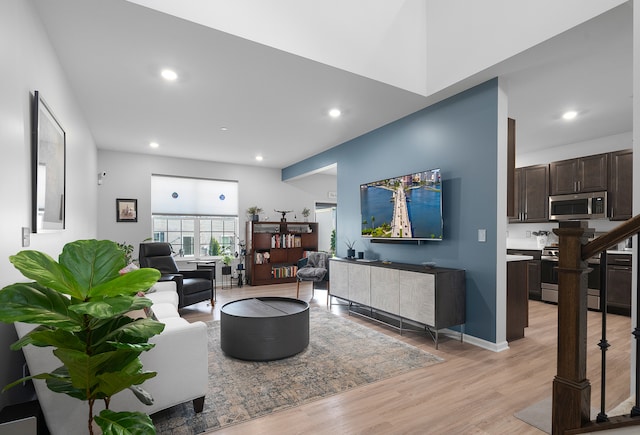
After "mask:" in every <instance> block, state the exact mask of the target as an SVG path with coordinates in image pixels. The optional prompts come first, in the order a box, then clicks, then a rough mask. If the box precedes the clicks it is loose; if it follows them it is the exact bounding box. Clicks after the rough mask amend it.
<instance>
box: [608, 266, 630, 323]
mask: <svg viewBox="0 0 640 435" xmlns="http://www.w3.org/2000/svg"><path fill="white" fill-rule="evenodd" d="M631 261H632V259H631V255H629V254H607V312H609V313H614V314H623V315H625V316H630V315H631V278H632V270H631Z"/></svg>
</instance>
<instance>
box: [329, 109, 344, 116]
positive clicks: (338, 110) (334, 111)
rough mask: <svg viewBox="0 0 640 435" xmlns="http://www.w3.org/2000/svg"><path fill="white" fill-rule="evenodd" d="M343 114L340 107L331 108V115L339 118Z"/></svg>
mask: <svg viewBox="0 0 640 435" xmlns="http://www.w3.org/2000/svg"><path fill="white" fill-rule="evenodd" d="M341 114H342V112H340V109H331V110H329V116H330V117H332V118H337V117H339V116H340V115H341Z"/></svg>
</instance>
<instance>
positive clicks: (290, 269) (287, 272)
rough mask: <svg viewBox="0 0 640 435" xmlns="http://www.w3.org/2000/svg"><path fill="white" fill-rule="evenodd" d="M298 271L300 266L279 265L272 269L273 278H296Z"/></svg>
mask: <svg viewBox="0 0 640 435" xmlns="http://www.w3.org/2000/svg"><path fill="white" fill-rule="evenodd" d="M297 273H298V266H279V267H273V268H272V269H271V276H272V277H273V278H294V277H295V276H296V274H297Z"/></svg>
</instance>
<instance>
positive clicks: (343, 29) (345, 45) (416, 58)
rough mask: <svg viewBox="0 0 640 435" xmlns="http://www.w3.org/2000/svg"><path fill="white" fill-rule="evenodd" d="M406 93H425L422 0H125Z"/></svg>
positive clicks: (423, 7) (424, 33) (425, 53)
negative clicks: (315, 0)
mask: <svg viewBox="0 0 640 435" xmlns="http://www.w3.org/2000/svg"><path fill="white" fill-rule="evenodd" d="M129 1H130V2H132V3H138V4H140V5H143V6H146V7H149V8H153V9H156V10H158V11H162V12H165V13H168V14H171V15H175V16H177V17H181V18H183V19H186V20H189V21H193V22H195V23H199V24H203V25H205V26H208V27H211V28H213V29H218V30H222V31H223V32H227V33H230V34H232V35H236V36H240V37H242V38H246V39H249V40H252V41H256V42H258V43H260V44H264V45H268V46H270V47H274V48H277V49H280V50H284V51H286V52H289V53H293V54H296V55H298V56H302V57H306V58H308V59H312V60H315V61H317V62H322V63H324V64H327V65H331V66H334V67H337V68H340V69H343V70H345V71H350V72H352V73H355V74H359V75H362V76H365V77H369V78H372V79H374V80H378V81H381V82H384V83H388V84H390V85H393V86H397V87H400V88H403V89H407V90H409V91H412V92H415V93H419V94H424V93H425V91H426V82H425V67H426V56H427V51H426V49H425V35H426V29H425V26H426V22H425V19H424V17H425V4H424V1H423V0H349V1H343V0H323V1H321V2H320V1H318V2H309V1H305V2H301V1H299V0H270V1H268V2H265V1H263V0H244V1H242V2H238V1H234V0H231V1H229V0H227V1H224V0H218V1H215V2H212V1H203V0H181V1H180V2H177V1H174V0H129Z"/></svg>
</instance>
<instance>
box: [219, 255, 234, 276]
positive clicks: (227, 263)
mask: <svg viewBox="0 0 640 435" xmlns="http://www.w3.org/2000/svg"><path fill="white" fill-rule="evenodd" d="M232 261H233V257H232V256H231V255H229V254H224V256H223V257H222V262H223V263H224V266H222V274H223V275H231V262H232Z"/></svg>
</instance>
